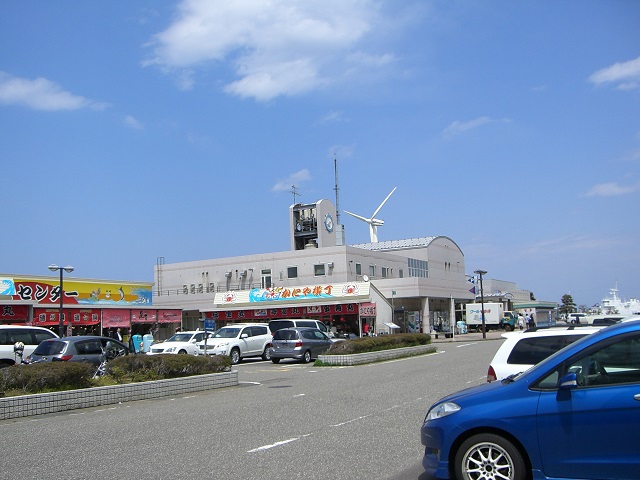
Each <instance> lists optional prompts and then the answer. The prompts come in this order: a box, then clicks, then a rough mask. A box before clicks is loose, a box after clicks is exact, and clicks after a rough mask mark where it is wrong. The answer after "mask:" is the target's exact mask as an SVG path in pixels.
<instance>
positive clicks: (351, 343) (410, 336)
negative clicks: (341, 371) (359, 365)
mask: <svg viewBox="0 0 640 480" xmlns="http://www.w3.org/2000/svg"><path fill="white" fill-rule="evenodd" d="M430 343H431V335H429V334H426V333H398V334H393V335H379V336H377V337H362V338H356V339H354V340H345V341H341V342H335V343H333V344H332V345H331V347H329V349H328V350H327V351H326V352H325V353H324V354H325V355H349V354H353V353H366V352H377V351H380V350H389V349H393V348H403V347H415V346H418V345H428V344H430Z"/></svg>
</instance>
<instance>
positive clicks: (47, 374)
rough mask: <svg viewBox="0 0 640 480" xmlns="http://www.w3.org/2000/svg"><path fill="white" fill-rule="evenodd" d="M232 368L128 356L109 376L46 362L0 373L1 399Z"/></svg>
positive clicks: (214, 361) (224, 360) (188, 358)
mask: <svg viewBox="0 0 640 480" xmlns="http://www.w3.org/2000/svg"><path fill="white" fill-rule="evenodd" d="M230 368H231V359H230V358H229V357H226V356H211V357H201V356H198V357H195V356H192V355H126V356H124V357H117V358H115V359H113V360H111V361H110V362H109V363H108V364H107V372H106V375H104V376H102V377H98V378H96V379H94V378H93V375H94V374H95V372H96V367H95V366H93V365H91V364H90V363H85V362H43V363H34V364H32V365H15V366H12V367H7V368H2V369H0V396H2V395H7V396H10V395H25V394H29V393H45V392H55V391H62V390H73V389H79V388H88V387H95V386H103V385H113V384H118V383H131V382H144V381H150V380H162V379H165V378H178V377H188V376H191V375H203V374H207V373H220V372H225V371H228V370H229V369H230Z"/></svg>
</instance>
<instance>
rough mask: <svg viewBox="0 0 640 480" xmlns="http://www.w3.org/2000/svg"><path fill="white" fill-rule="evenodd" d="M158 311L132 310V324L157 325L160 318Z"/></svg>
mask: <svg viewBox="0 0 640 480" xmlns="http://www.w3.org/2000/svg"><path fill="white" fill-rule="evenodd" d="M157 313H158V311H157V310H136V309H135V308H133V309H131V323H156V320H157V318H158V316H157Z"/></svg>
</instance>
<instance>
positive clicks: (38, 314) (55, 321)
mask: <svg viewBox="0 0 640 480" xmlns="http://www.w3.org/2000/svg"><path fill="white" fill-rule="evenodd" d="M62 320H63V324H64V325H68V324H69V309H68V308H63V309H62ZM33 323H34V325H39V326H46V325H49V326H50V325H59V324H60V309H59V308H34V309H33Z"/></svg>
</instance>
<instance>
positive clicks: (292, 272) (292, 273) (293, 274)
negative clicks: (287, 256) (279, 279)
mask: <svg viewBox="0 0 640 480" xmlns="http://www.w3.org/2000/svg"><path fill="white" fill-rule="evenodd" d="M287 278H298V267H287Z"/></svg>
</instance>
